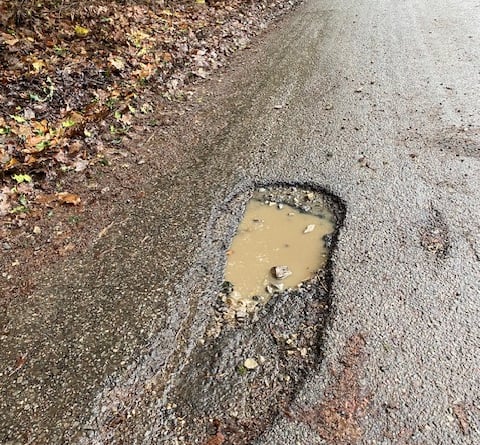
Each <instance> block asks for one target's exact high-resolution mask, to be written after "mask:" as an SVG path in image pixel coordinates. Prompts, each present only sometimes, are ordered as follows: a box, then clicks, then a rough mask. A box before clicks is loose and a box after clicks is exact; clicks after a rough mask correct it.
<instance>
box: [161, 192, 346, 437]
mask: <svg viewBox="0 0 480 445" xmlns="http://www.w3.org/2000/svg"><path fill="white" fill-rule="evenodd" d="M246 198H247V197H246V196H245V195H239V196H237V197H236V198H234V199H233V200H232V201H231V202H233V205H231V202H230V204H229V206H228V207H227V206H226V207H225V208H224V209H222V214H223V215H226V216H225V218H227V219H228V217H229V216H232V218H231V219H230V220H229V221H230V224H234V223H235V221H234V219H233V218H234V217H237V218H238V219H240V217H241V215H240V212H241V208H240V206H242V203H244V202H245V200H246ZM248 198H253V201H250V202H249V204H248V205H247V208H246V215H247V219H248V218H250V216H251V212H250V211H251V210H252V208H253V210H259V211H261V212H263V211H265V212H268V213H273V216H274V217H275V218H274V220H278V218H283V217H285V218H287V217H289V215H288V213H294V215H290V217H291V218H293V219H295V218H298V219H299V221H302V220H301V219H300V218H303V217H310V218H313V219H312V220H310V219H307V220H303V222H302V223H301V224H299V225H298V228H299V229H301V230H300V233H298V230H297V229H295V230H294V232H296V233H295V236H296V237H297V238H298V237H299V238H303V237H305V239H308V240H309V243H311V244H314V245H315V253H312V254H311V256H312V257H313V258H315V262H313V263H309V266H308V267H304V268H303V269H304V272H303V273H302V274H301V273H299V274H298V275H297V276H296V277H295V281H294V282H292V284H287V285H286V286H285V289H284V290H282V291H278V292H274V293H273V295H272V296H265V294H263V295H264V297H262V298H260V299H251V300H249V297H250V296H251V295H250V294H257V293H260V292H261V291H262V286H263V284H264V283H263V281H261V280H262V276H263V275H260V281H261V282H260V284H258V283H257V284H256V285H255V286H257V287H254V288H248V289H247V290H242V289H243V287H242V285H241V284H239V280H237V279H234V278H233V277H231V276H230V275H229V272H228V267H227V276H228V277H230V278H231V279H232V281H237V283H236V289H237V292H239V293H240V294H242V292H243V293H244V295H246V296H247V297H245V298H246V299H247V301H251V303H252V307H249V308H246V306H245V307H244V306H242V305H243V303H239V302H238V301H240V300H242V298H243V297H242V298H239V299H238V300H236V303H235V301H234V300H235V299H234V298H233V297H232V294H233V291H234V290H232V289H231V286H224V288H223V290H222V291H221V292H220V294H219V298H218V299H217V300H216V301H215V303H214V304H213V308H212V313H211V317H210V320H209V324H208V326H206V329H205V331H204V335H203V336H202V338H197V339H196V342H195V343H196V344H195V346H194V347H193V349H192V350H191V351H190V353H189V356H188V359H187V360H185V362H184V364H183V366H182V367H181V368H180V369H179V370H178V372H176V373H175V375H174V376H173V377H172V379H170V381H169V390H168V395H167V396H166V398H167V400H168V404H166V405H165V406H164V407H163V408H162V409H160V410H158V412H157V418H158V422H159V425H160V426H161V428H162V431H163V433H164V435H165V438H168V439H171V440H169V443H174V442H175V443H178V444H182V445H187V444H189V445H190V444H199V445H204V444H207V443H208V444H210V443H212V444H213V443H222V444H223V445H246V444H250V443H253V442H254V441H255V439H256V438H258V437H259V436H261V435H262V433H263V432H264V431H265V430H267V429H268V427H269V426H270V425H271V424H272V422H273V421H274V420H275V418H276V417H277V416H278V415H281V413H282V412H286V411H288V409H289V408H288V407H289V406H290V404H291V403H292V401H293V400H294V398H295V395H296V393H297V391H298V390H299V389H300V388H301V386H302V384H303V382H304V381H305V379H306V378H307V376H308V375H309V374H310V373H312V372H314V371H315V369H317V367H318V365H319V364H320V361H321V356H322V353H321V346H322V337H323V331H324V329H325V326H326V323H327V321H328V316H329V313H330V294H329V289H330V282H331V276H330V274H329V269H328V266H329V264H330V263H329V261H328V259H329V256H330V252H331V246H332V244H334V241H335V237H336V233H337V230H338V228H339V227H340V225H341V224H342V219H343V215H344V207H343V204H342V203H341V202H340V201H339V200H337V199H335V198H334V197H332V196H330V195H326V194H324V193H322V192H319V191H315V190H310V189H302V188H300V187H292V186H283V185H280V186H272V187H268V188H261V189H258V190H257V191H255V192H254V193H253V196H248ZM279 205H280V207H282V206H283V208H280V209H279ZM237 206H238V207H237ZM238 219H237V221H238ZM253 219H262V220H263V221H264V223H263V224H265V221H266V216H265V215H263V214H262V215H261V216H260V217H258V216H254V217H253ZM247 222H248V221H247ZM251 223H252V224H255V223H256V222H255V221H251ZM284 224H289V223H288V221H286V222H284ZM312 225H315V227H313V228H312V227H311V226H312ZM309 226H310V227H309ZM219 227H222V228H224V229H225V227H227V226H226V225H222V224H219ZM230 227H231V226H230ZM280 227H282V225H281V224H280ZM322 227H323V228H325V232H331V234H330V235H327V236H326V239H325V236H324V235H322V234H321V228H322ZM307 228H308V230H306V229H307ZM231 229H232V230H231V232H230V234H231V235H233V232H234V230H233V227H231ZM243 229H244V226H243V225H241V226H240V229H239V230H238V226H237V232H241V231H242V230H243ZM254 231H255V230H254ZM305 231H306V232H307V233H303V232H305ZM285 235H286V230H283V229H280V231H279V240H280V241H281V244H282V243H288V241H285ZM290 243H291V241H290ZM228 245H229V243H228V242H226V243H225V249H226V250H227V248H228V247H227V246H228ZM256 247H258V246H256ZM310 247H311V246H307V247H302V248H300V252H301V251H302V249H307V248H308V249H309V250H310ZM235 249H236V246H235V244H232V245H231V246H230V250H235ZM280 249H282V247H281V246H280ZM285 249H287V248H285ZM289 249H290V247H289ZM322 249H326V250H322ZM237 253H238V252H237ZM234 254H235V252H233V253H232V254H231V255H227V257H228V258H229V261H230V258H233V255H234ZM298 255H300V256H301V253H300V254H298ZM323 255H326V256H323ZM245 261H247V262H248V261H250V260H248V259H247V260H245ZM272 261H273V264H272V265H271V264H270V263H268V265H267V269H268V268H269V267H274V266H288V267H289V269H290V268H291V269H292V272H294V269H296V268H297V266H295V265H294V263H290V262H287V264H275V263H277V262H279V261H280V262H283V260H281V259H280V260H277V259H274V260H272ZM285 261H287V260H285ZM322 266H325V267H322ZM264 273H265V272H262V274H264ZM243 275H246V276H247V277H248V278H249V279H250V278H251V272H249V271H248V270H246V271H245V272H244V273H243ZM292 275H293V274H292ZM268 280H269V283H267V284H270V285H271V284H277V283H276V281H280V282H282V281H283V280H273V283H272V281H270V278H268ZM248 281H250V280H248ZM298 281H300V282H301V283H300V284H299V285H297V284H296V283H297V282H298ZM265 287H266V286H265ZM252 289H253V290H252ZM232 315H233V317H232ZM240 315H241V316H240ZM232 321H233V322H232Z"/></svg>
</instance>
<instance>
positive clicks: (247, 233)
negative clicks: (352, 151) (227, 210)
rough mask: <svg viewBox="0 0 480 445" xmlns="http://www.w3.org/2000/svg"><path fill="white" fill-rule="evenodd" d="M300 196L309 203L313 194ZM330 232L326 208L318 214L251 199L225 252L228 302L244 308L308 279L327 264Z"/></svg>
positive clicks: (330, 224) (331, 228)
mask: <svg viewBox="0 0 480 445" xmlns="http://www.w3.org/2000/svg"><path fill="white" fill-rule="evenodd" d="M302 195H303V196H302V197H303V198H305V199H306V200H307V201H308V200H309V199H310V198H312V199H313V196H314V194H313V193H311V192H307V193H305V194H302ZM334 228H335V226H334V221H333V215H332V214H331V213H330V211H328V210H327V209H325V210H324V212H323V214H322V215H321V216H318V215H314V214H312V213H309V212H305V211H303V210H301V209H299V208H298V207H292V206H290V205H288V204H285V203H283V202H276V201H268V200H267V201H266V202H265V201H264V200H259V199H257V198H254V199H252V200H250V202H249V203H248V204H247V207H246V209H245V215H244V217H243V221H242V222H241V223H240V225H239V227H238V231H237V234H236V236H235V237H234V239H233V241H232V244H231V246H230V249H229V250H228V252H227V265H226V269H225V280H226V281H227V282H229V283H231V284H232V291H231V292H230V295H229V298H228V302H229V304H230V305H232V306H234V307H235V308H237V309H238V308H240V307H242V306H243V307H245V308H246V309H247V310H248V309H249V308H251V307H253V306H255V305H256V303H257V302H258V301H261V302H262V303H265V302H266V301H268V300H269V298H270V296H271V295H272V294H273V293H275V292H276V291H283V290H285V289H288V288H293V287H295V286H297V285H299V284H300V283H302V282H303V281H305V280H308V279H310V278H312V276H313V274H314V273H315V272H316V271H317V270H319V269H320V268H321V267H323V266H324V265H325V263H326V261H327V255H328V252H327V247H326V245H325V236H327V237H328V236H329V235H331V234H332V232H333V230H334Z"/></svg>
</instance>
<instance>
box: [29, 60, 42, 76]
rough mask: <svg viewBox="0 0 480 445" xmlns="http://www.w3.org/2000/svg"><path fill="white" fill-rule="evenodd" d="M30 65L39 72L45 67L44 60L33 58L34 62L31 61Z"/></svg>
mask: <svg viewBox="0 0 480 445" xmlns="http://www.w3.org/2000/svg"><path fill="white" fill-rule="evenodd" d="M32 66H33V69H34V70H35V72H36V73H39V72H40V71H42V68H44V67H45V62H44V61H43V60H35V62H32Z"/></svg>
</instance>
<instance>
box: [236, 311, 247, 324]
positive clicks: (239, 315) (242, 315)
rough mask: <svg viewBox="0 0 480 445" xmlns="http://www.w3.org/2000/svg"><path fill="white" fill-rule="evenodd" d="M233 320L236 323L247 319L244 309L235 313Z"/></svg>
mask: <svg viewBox="0 0 480 445" xmlns="http://www.w3.org/2000/svg"><path fill="white" fill-rule="evenodd" d="M235 318H236V319H237V320H238V321H245V319H246V318H247V311H246V310H245V309H239V310H238V311H236V312H235Z"/></svg>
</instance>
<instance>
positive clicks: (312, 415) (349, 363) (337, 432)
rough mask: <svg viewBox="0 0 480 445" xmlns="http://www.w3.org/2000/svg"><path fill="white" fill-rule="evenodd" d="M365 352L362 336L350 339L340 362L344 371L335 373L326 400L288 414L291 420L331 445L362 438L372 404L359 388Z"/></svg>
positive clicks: (349, 442)
mask: <svg viewBox="0 0 480 445" xmlns="http://www.w3.org/2000/svg"><path fill="white" fill-rule="evenodd" d="M364 349H365V339H364V337H363V335H361V334H357V335H354V336H352V337H350V338H349V339H348V341H347V344H346V347H345V352H344V355H343V357H342V359H341V364H342V366H343V368H342V369H341V370H340V371H339V372H334V373H333V374H334V381H333V383H332V384H331V385H330V386H329V387H328V388H327V390H326V392H325V396H324V400H323V401H321V402H320V403H319V404H317V405H315V406H313V407H308V408H302V409H300V410H297V411H294V412H291V413H289V416H290V417H291V418H292V419H294V420H296V421H299V422H303V423H306V424H307V425H308V426H310V428H312V429H313V430H314V431H316V432H317V433H318V434H319V436H320V437H321V438H322V439H324V440H325V441H327V443H329V444H335V445H352V444H354V443H357V442H358V441H359V440H360V439H361V437H362V434H363V431H362V428H361V426H360V420H361V418H362V417H363V415H364V414H365V410H366V409H367V407H368V404H369V401H368V398H367V397H366V396H365V395H364V394H363V393H362V388H361V386H360V379H361V375H362V365H363V361H364Z"/></svg>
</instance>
